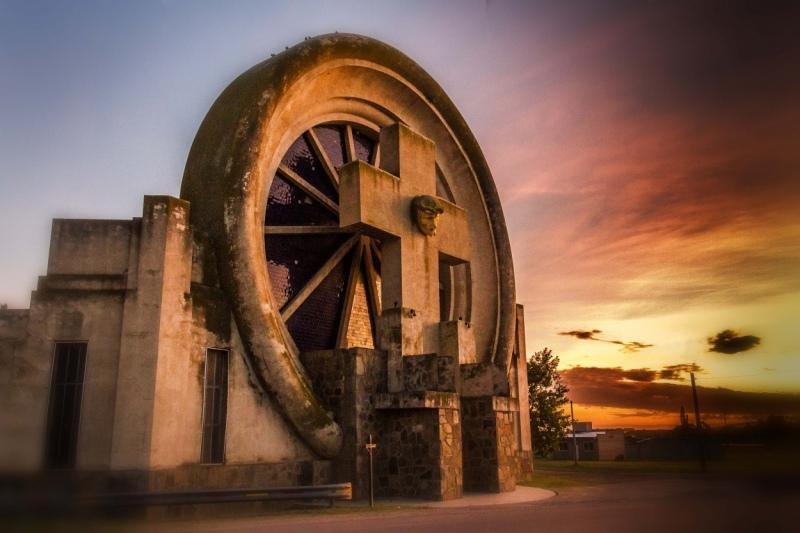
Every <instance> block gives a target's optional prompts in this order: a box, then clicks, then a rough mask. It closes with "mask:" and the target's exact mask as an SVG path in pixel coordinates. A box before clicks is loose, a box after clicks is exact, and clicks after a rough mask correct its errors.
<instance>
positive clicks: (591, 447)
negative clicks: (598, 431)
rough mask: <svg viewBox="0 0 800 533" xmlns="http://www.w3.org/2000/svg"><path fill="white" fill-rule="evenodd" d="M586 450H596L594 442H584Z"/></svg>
mask: <svg viewBox="0 0 800 533" xmlns="http://www.w3.org/2000/svg"><path fill="white" fill-rule="evenodd" d="M583 449H584V451H587V452H591V451H594V442H592V441H588V442H584V443H583Z"/></svg>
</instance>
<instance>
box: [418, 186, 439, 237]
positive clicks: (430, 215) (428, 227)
mask: <svg viewBox="0 0 800 533" xmlns="http://www.w3.org/2000/svg"><path fill="white" fill-rule="evenodd" d="M443 212H444V209H443V208H442V206H441V204H440V203H439V200H437V199H436V197H434V196H428V195H427V194H426V195H422V196H417V197H415V198H414V200H412V202H411V216H412V218H413V219H414V223H415V224H416V225H417V228H419V230H420V231H421V232H422V233H423V234H424V235H435V234H436V226H437V225H438V224H439V216H440V215H441V214H442V213H443Z"/></svg>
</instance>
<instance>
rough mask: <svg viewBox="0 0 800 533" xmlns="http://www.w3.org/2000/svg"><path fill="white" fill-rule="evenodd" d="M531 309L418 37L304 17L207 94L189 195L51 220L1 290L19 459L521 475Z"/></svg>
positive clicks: (244, 471) (438, 478)
mask: <svg viewBox="0 0 800 533" xmlns="http://www.w3.org/2000/svg"><path fill="white" fill-rule="evenodd" d="M524 354H525V347H524V324H523V321H522V311H521V308H520V307H519V306H517V305H516V304H515V301H514V276H513V267H512V260H511V252H510V246H509V243H508V234H507V231H506V228H505V224H504V221H503V214H502V209H501V206H500V202H499V199H498V196H497V192H496V189H495V186H494V182H493V180H492V176H491V173H490V171H489V168H488V166H487V164H486V161H485V159H484V157H483V155H482V153H481V150H480V148H479V146H478V144H477V142H476V140H475V138H474V136H473V135H472V133H471V132H470V130H469V128H468V127H467V125H466V123H465V122H464V119H463V118H462V117H461V115H460V114H459V113H458V111H457V110H456V108H455V106H454V105H453V103H452V102H451V101H450V99H449V98H448V97H447V95H446V94H445V93H444V91H443V90H442V89H441V87H439V86H438V85H437V84H436V82H435V81H434V80H433V79H432V78H431V77H430V76H429V75H428V74H427V73H426V72H425V71H423V70H422V69H421V68H420V67H419V66H418V65H416V64H415V63H414V62H413V61H411V60H410V59H409V58H407V57H406V56H404V55H403V54H402V53H400V52H399V51H397V50H395V49H393V48H391V47H389V46H387V45H385V44H383V43H380V42H378V41H375V40H372V39H369V38H366V37H361V36H356V35H345V34H336V35H324V36H320V37H316V38H313V39H308V40H306V41H304V42H302V43H300V44H298V45H297V46H295V47H293V48H290V49H288V50H286V51H285V52H283V53H280V54H277V55H276V56H274V57H272V58H271V59H269V60H267V61H265V62H263V63H261V64H259V65H256V66H255V67H253V68H252V69H250V70H248V71H247V72H245V73H244V74H242V75H241V76H240V77H238V78H237V79H236V80H234V81H233V82H232V83H231V85H230V86H228V88H227V89H225V91H223V93H222V94H221V95H220V96H219V98H218V99H217V101H216V102H215V103H214V105H213V106H212V107H211V110H210V111H209V112H208V114H207V116H206V118H205V120H204V121H203V124H202V125H201V126H200V129H199V131H198V133H197V136H196V138H195V141H194V144H193V146H192V149H191V151H190V154H189V158H188V161H187V164H186V170H185V173H184V178H183V185H182V189H181V197H180V199H178V198H172V197H166V196H164V197H155V196H148V197H145V202H144V212H143V214H142V216H141V217H140V218H134V219H133V220H120V221H87V220H56V221H54V223H53V234H52V242H51V248H50V259H49V263H48V268H47V275H46V276H44V277H42V278H40V281H39V285H38V287H37V289H36V291H34V292H33V294H32V297H31V307H30V309H29V310H16V311H8V310H4V311H0V356H2V359H0V365H2V366H1V367H0V368H2V370H3V373H2V376H4V378H3V379H4V380H5V381H4V387H3V388H2V407H3V411H4V413H12V414H13V415H12V416H8V414H6V415H4V417H3V418H2V419H0V425H2V427H0V431H2V432H3V433H4V434H10V433H9V432H13V434H15V435H18V436H19V438H18V439H15V440H16V442H11V441H8V440H4V441H3V444H2V449H0V466H2V468H3V469H5V470H6V471H9V470H17V471H27V472H33V471H37V470H39V469H42V468H46V469H47V468H50V469H52V468H62V469H63V468H72V469H75V470H77V471H79V472H83V473H91V474H92V475H96V476H98V477H99V478H102V477H105V478H119V479H124V480H126V481H127V483H129V484H130V486H132V487H134V488H137V489H139V490H142V489H172V488H175V489H179V488H204V487H208V488H214V487H248V486H258V485H264V484H267V485H269V484H272V485H287V484H311V483H323V482H341V481H352V482H353V484H354V491H355V495H356V497H366V494H367V485H366V483H367V479H366V465H367V463H368V457H367V454H366V453H365V451H364V449H365V448H364V445H365V444H366V443H367V442H368V439H369V435H373V436H374V438H375V443H376V444H377V448H375V465H376V469H377V479H376V482H377V485H376V490H377V493H378V495H401V496H411V497H421V498H430V499H449V498H457V497H459V496H460V495H461V494H462V492H463V491H464V490H478V491H507V490H513V488H514V485H515V480H516V479H517V478H518V477H519V476H524V475H526V474H527V473H529V472H530V471H531V469H532V456H531V441H530V426H529V424H528V421H527V411H528V406H527V395H526V390H527V382H526V372H525V357H524Z"/></svg>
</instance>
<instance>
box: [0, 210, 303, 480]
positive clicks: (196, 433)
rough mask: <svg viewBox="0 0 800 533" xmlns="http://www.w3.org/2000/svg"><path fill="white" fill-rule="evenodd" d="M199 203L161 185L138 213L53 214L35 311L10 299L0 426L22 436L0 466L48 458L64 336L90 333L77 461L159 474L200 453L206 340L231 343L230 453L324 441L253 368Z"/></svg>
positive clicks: (281, 458)
mask: <svg viewBox="0 0 800 533" xmlns="http://www.w3.org/2000/svg"><path fill="white" fill-rule="evenodd" d="M188 210H189V205H188V203H187V202H184V201H182V200H178V199H175V198H170V197H159V196H151V197H145V201H144V209H143V216H142V218H141V219H139V218H136V219H133V220H128V221H117V220H74V221H73V220H61V219H59V220H54V222H53V230H52V242H51V247H50V257H49V260H48V270H47V276H44V277H42V278H40V280H39V284H38V288H37V290H36V291H34V292H33V293H32V296H31V308H30V310H13V311H10V310H2V311H0V384H2V389H1V390H0V402H1V403H0V405H1V406H2V409H0V413H2V414H0V433H2V434H3V435H14V436H15V438H13V439H9V438H4V439H0V470H2V471H5V472H10V471H32V470H37V469H39V468H41V467H42V466H43V459H44V446H45V442H44V440H45V432H46V422H47V410H48V402H49V395H50V385H51V383H50V380H51V368H52V362H53V351H54V343H55V342H57V341H84V342H87V344H88V346H87V358H86V369H85V379H84V388H83V401H82V408H81V418H80V425H79V432H78V446H77V449H78V451H77V460H76V467H77V468H78V469H81V470H107V469H112V470H119V471H131V470H157V471H158V472H159V473H158V475H155V474H154V475H153V476H151V477H152V481H153V483H155V484H156V485H159V486H161V485H162V484H163V483H165V481H164V480H165V479H172V480H173V481H171V482H170V483H179V481H180V479H183V477H181V475H178V476H177V478H175V477H174V476H171V474H168V473H167V472H168V471H170V470H175V469H179V470H175V471H176V472H178V471H180V472H184V473H185V472H186V471H187V470H186V469H187V468H188V467H191V466H192V465H194V466H198V463H199V461H200V447H201V440H202V405H203V380H204V369H205V357H206V350H207V349H208V348H222V349H228V350H230V368H229V375H228V380H229V382H228V385H229V395H228V421H227V432H226V449H225V458H226V464H228V465H247V464H252V463H260V464H262V465H267V464H273V465H275V464H278V463H287V464H288V463H292V464H301V463H302V464H304V465H305V464H308V465H311V463H308V461H310V460H312V459H313V458H314V457H313V454H312V453H311V452H310V451H309V450H308V448H307V447H306V446H305V445H304V444H303V443H302V442H301V441H300V439H299V438H298V437H297V436H296V435H295V433H294V431H293V430H292V429H291V428H289V427H288V425H287V424H286V422H285V421H284V420H283V418H282V416H281V415H280V414H279V412H278V411H277V409H276V408H275V407H274V405H273V402H272V400H271V399H270V398H269V397H268V396H267V395H265V393H264V392H263V391H262V390H261V388H260V387H259V386H258V385H257V384H256V380H255V378H254V377H253V376H252V375H251V372H250V370H249V369H248V367H247V364H246V358H245V357H244V351H243V347H242V343H241V340H240V339H239V336H238V333H237V331H236V328H235V325H233V324H232V317H231V313H230V309H229V307H228V304H227V300H226V298H225V296H224V294H223V293H222V292H221V291H220V289H219V287H218V283H217V280H216V272H215V266H214V258H213V256H211V255H210V253H209V251H208V246H206V245H205V243H204V242H203V238H202V236H198V238H194V235H193V232H192V229H191V228H190V227H189V225H188ZM198 467H199V466H198ZM199 468H211V467H199ZM213 468H214V472H218V474H215V475H217V476H222V477H224V476H225V475H226V474H224V471H225V467H223V466H219V465H217V466H214V467H213ZM298 468H300V467H298ZM315 468H316V467H315ZM305 469H306V467H305V466H303V467H302V469H301V470H303V472H305ZM268 470H269V471H270V472H273V471H274V472H283V471H284V470H286V469H280V468H276V467H271V468H270V469H268ZM290 470H291V469H290ZM299 471H300V470H298V472H299ZM219 472H223V473H219ZM287 472H288V471H287ZM202 475H203V474H201V473H197V474H192V476H194V477H196V476H201V477H202ZM276 475H277V474H276ZM303 475H305V474H303ZM165 476H167V477H165ZM184 477H185V476H184ZM175 479H178V481H174V480H175ZM276 479H277V478H276ZM298 479H299V478H298Z"/></svg>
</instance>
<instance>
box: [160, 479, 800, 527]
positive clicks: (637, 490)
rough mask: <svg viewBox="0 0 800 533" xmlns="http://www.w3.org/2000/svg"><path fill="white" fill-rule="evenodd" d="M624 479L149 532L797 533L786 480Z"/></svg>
mask: <svg viewBox="0 0 800 533" xmlns="http://www.w3.org/2000/svg"><path fill="white" fill-rule="evenodd" d="M790 485H794V486H793V487H791V488H790V487H788V486H786V484H783V485H782V486H780V487H778V486H776V485H775V484H774V483H771V482H767V483H765V482H758V481H753V480H749V481H744V480H731V479H708V478H703V477H698V476H682V477H681V476H661V477H653V476H628V477H625V478H619V479H614V480H613V481H612V482H611V483H604V484H601V485H597V486H584V487H573V488H569V489H565V490H562V491H560V493H559V494H558V495H557V496H555V497H553V498H550V499H547V500H543V501H540V502H535V503H529V504H514V505H502V506H494V507H480V508H461V509H424V510H404V511H379V512H372V513H370V512H358V513H348V514H338V515H330V514H327V515H326V514H308V515H302V516H288V517H287V516H283V517H281V516H277V517H276V516H272V517H251V518H241V519H227V520H204V521H192V522H173V523H170V524H163V523H162V524H159V527H155V528H153V527H152V526H153V524H151V527H148V529H149V530H150V531H153V530H159V531H160V530H161V527H164V531H187V532H188V531H191V532H222V531H224V532H226V533H227V532H231V533H239V532H241V533H244V532H251V531H253V532H255V531H269V532H270V533H281V532H288V531H301V532H308V533H322V532H341V533H358V532H368V531H369V532H371V531H377V532H380V533H394V532H398V533H399V532H404V533H405V532H414V531H434V532H436V533H449V532H459V533H462V532H472V531H476V532H484V531H485V532H502V533H508V532H517V531H547V532H550V531H552V532H560V531H569V532H583V531H591V532H604V531H613V532H615V533H620V532H627V531H636V532H646V533H656V532H662V531H664V532H671V533H672V532H681V533H683V532H692V531H698V532H717V531H720V532H732V531H736V532H738V531H746V532H751V531H755V532H758V533H772V532H782V531H787V532H788V531H791V532H800V491H798V490H797V489H798V487H797V484H796V483H794V482H791V483H790Z"/></svg>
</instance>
